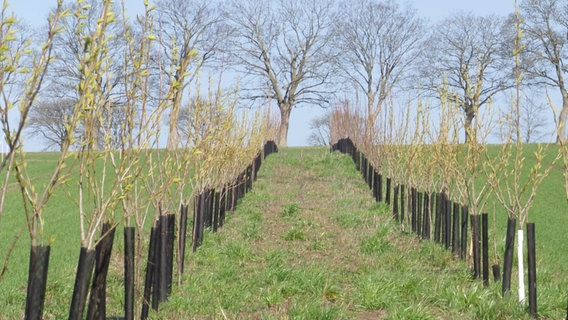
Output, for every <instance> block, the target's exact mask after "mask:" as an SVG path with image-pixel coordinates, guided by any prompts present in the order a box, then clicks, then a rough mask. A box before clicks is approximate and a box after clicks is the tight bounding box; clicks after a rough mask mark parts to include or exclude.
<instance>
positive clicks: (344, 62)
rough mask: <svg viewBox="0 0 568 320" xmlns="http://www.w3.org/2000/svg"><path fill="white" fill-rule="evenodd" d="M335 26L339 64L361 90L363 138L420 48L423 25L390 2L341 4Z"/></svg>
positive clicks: (413, 14)
mask: <svg viewBox="0 0 568 320" xmlns="http://www.w3.org/2000/svg"><path fill="white" fill-rule="evenodd" d="M340 12H342V16H341V19H340V20H339V22H338V23H336V24H335V26H336V28H337V31H336V32H335V34H336V35H337V36H336V40H337V41H336V46H337V49H338V50H339V51H340V52H341V54H340V55H338V56H339V59H338V66H339V68H340V69H341V71H342V73H343V74H344V75H345V76H346V77H347V78H348V80H349V82H350V83H352V82H354V83H355V84H356V86H357V87H358V88H359V89H361V90H362V91H363V93H364V94H365V97H366V100H367V101H366V104H367V117H368V122H367V128H366V130H367V134H372V132H368V130H373V128H374V124H375V120H376V118H377V117H378V115H379V113H380V111H381V107H382V106H383V104H384V103H385V100H386V99H387V98H388V96H389V95H390V94H391V93H392V91H393V88H394V87H395V86H396V85H397V84H399V82H400V81H401V80H402V79H403V77H404V75H405V72H406V71H408V69H409V67H410V66H411V64H412V62H413V61H414V60H415V59H416V57H417V56H418V54H419V53H420V49H421V45H422V44H421V41H420V40H421V39H422V38H423V34H424V23H423V21H422V20H421V19H420V18H418V17H417V15H416V10H414V9H413V8H411V7H400V6H399V4H398V3H397V2H395V1H392V0H356V1H349V2H344V3H343V5H342V8H341V10H340Z"/></svg>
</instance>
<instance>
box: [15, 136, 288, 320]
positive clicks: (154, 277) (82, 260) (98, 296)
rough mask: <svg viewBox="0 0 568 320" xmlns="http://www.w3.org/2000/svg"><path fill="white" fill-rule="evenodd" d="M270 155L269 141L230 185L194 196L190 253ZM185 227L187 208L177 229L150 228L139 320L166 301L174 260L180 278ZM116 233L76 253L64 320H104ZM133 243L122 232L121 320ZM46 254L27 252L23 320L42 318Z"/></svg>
mask: <svg viewBox="0 0 568 320" xmlns="http://www.w3.org/2000/svg"><path fill="white" fill-rule="evenodd" d="M274 152H278V148H277V146H276V143H275V142H274V141H268V142H267V143H266V144H265V145H264V148H263V150H262V151H259V153H258V154H257V156H256V157H255V158H254V160H253V161H252V162H251V163H250V164H249V165H248V166H247V167H246V169H245V170H244V171H242V172H241V173H240V174H238V175H237V176H236V177H235V179H234V180H233V181H232V182H231V183H228V184H226V185H225V186H223V187H222V188H220V189H205V190H203V191H201V192H200V193H199V194H198V195H196V196H195V201H194V212H193V233H192V251H193V252H195V250H196V249H197V248H198V247H199V246H200V245H201V244H202V243H203V231H204V229H205V228H211V229H212V231H213V232H217V231H218V230H219V228H221V227H222V226H223V223H224V221H225V214H226V212H227V211H233V210H234V209H235V207H236V205H237V201H238V200H239V199H240V198H242V197H243V196H244V195H245V194H246V193H247V192H248V191H250V190H251V189H252V183H253V181H256V178H257V174H258V170H259V169H260V166H261V164H262V159H263V156H264V158H266V157H267V156H268V155H270V154H271V153H274ZM187 222H188V205H185V204H182V205H181V208H180V215H179V225H178V226H176V215H175V214H167V215H160V217H159V219H157V220H156V221H154V223H153V225H152V227H151V231H150V243H149V246H148V256H147V260H146V261H147V263H146V274H145V282H144V293H143V301H142V303H143V305H142V311H141V317H140V318H141V319H146V318H147V317H148V313H149V310H150V308H152V309H153V310H158V308H159V305H160V303H161V302H164V301H166V300H167V299H168V296H169V295H170V294H171V290H172V283H173V278H174V263H175V262H176V260H175V258H177V266H178V270H177V271H178V275H180V276H181V274H183V269H184V257H185V253H186V238H187ZM115 230H116V224H113V223H111V222H105V223H104V224H103V226H102V228H101V240H100V241H99V242H98V243H97V245H96V248H95V250H88V249H86V248H81V252H80V255H79V262H78V266H77V273H76V277H75V285H74V289H73V295H72V301H71V306H70V310H69V319H83V316H84V311H85V308H87V317H86V319H89V320H98V319H101V320H102V319H107V316H106V286H107V274H108V270H109V266H110V263H111V259H110V257H111V252H112V247H113V242H114V236H115ZM176 232H177V233H176ZM176 235H177V255H176V250H175V248H176ZM135 237H136V230H135V228H134V227H125V228H124V317H120V318H121V319H125V320H132V319H134V315H135V302H136V301H135V292H134V290H135V277H134V274H135V262H136V261H135V247H134V245H135ZM49 253H50V247H49V246H36V247H32V250H31V255H30V270H29V271H30V275H31V276H30V277H29V280H28V289H27V298H26V310H25V318H26V319H41V318H42V315H43V306H44V300H45V293H46V282H47V281H46V280H47V271H48V262H49ZM180 281H181V277H180ZM89 292H90V294H89Z"/></svg>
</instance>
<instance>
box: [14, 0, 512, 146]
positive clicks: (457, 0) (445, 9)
mask: <svg viewBox="0 0 568 320" xmlns="http://www.w3.org/2000/svg"><path fill="white" fill-rule="evenodd" d="M115 1H118V0H115ZM188 1H190V0H188ZM395 1H398V2H400V3H401V4H410V5H411V6H413V7H414V8H416V9H417V12H418V15H419V16H421V17H423V18H425V19H427V20H429V21H430V22H436V21H439V20H441V19H443V18H444V17H447V16H450V15H452V14H454V13H456V12H460V11H465V12H469V11H470V12H473V13H475V14H479V15H487V14H498V15H506V14H508V13H510V12H512V11H513V7H514V2H513V0H476V1H472V0H410V1H406V0H404V1H401V0H395ZM143 2H144V0H126V6H127V12H128V13H129V15H130V16H134V15H136V14H137V13H141V12H143V10H144V6H143ZM151 2H152V1H151ZM8 3H9V8H10V9H12V10H13V11H14V13H15V14H16V16H17V17H18V18H20V19H22V20H24V21H25V22H26V23H28V24H30V25H32V26H41V25H43V24H45V21H46V18H47V14H48V12H49V9H50V8H51V7H54V6H55V4H56V0H8ZM323 112H325V110H324V109H322V108H320V107H317V106H315V107H309V106H300V107H298V108H296V109H294V111H292V115H291V119H290V129H289V134H288V145H290V146H305V145H308V136H309V135H310V128H309V122H310V120H311V119H313V118H315V117H317V116H318V115H321V114H322V113H323ZM25 145H27V147H26V149H28V150H30V151H41V147H40V146H41V142H40V141H33V140H27V141H26V143H25Z"/></svg>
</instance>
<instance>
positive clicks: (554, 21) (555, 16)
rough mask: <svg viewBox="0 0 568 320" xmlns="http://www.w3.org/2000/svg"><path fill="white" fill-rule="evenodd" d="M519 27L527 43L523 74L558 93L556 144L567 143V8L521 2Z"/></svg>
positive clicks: (553, 1) (541, 0) (536, 0)
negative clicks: (521, 28)
mask: <svg viewBox="0 0 568 320" xmlns="http://www.w3.org/2000/svg"><path fill="white" fill-rule="evenodd" d="M520 9H521V14H522V16H523V18H524V20H523V21H524V24H523V25H522V27H523V30H525V37H526V38H527V40H528V44H527V48H526V55H527V57H526V58H525V60H526V62H527V63H526V64H525V65H524V66H525V72H526V73H527V78H528V81H532V82H533V83H536V84H539V85H545V86H550V87H554V88H557V89H558V92H559V93H560V96H561V97H562V109H561V110H560V112H559V113H558V119H556V121H557V122H558V125H559V128H560V130H558V136H557V141H565V140H566V119H567V117H568V87H567V85H568V84H567V83H566V80H565V77H566V74H567V71H568V66H567V65H566V64H565V63H564V60H565V57H566V55H567V54H568V45H567V38H566V35H567V33H568V6H566V2H565V1H559V0H524V1H522V2H521V6H520Z"/></svg>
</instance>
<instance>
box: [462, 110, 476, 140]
mask: <svg viewBox="0 0 568 320" xmlns="http://www.w3.org/2000/svg"><path fill="white" fill-rule="evenodd" d="M473 118H475V113H473V112H472V111H470V112H468V111H466V113H465V123H464V126H463V129H464V133H465V142H466V143H467V142H468V141H470V139H472V138H475V136H471V134H472V133H473V132H472V128H471V126H472V125H473Z"/></svg>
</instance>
